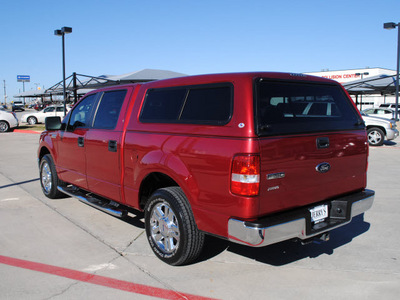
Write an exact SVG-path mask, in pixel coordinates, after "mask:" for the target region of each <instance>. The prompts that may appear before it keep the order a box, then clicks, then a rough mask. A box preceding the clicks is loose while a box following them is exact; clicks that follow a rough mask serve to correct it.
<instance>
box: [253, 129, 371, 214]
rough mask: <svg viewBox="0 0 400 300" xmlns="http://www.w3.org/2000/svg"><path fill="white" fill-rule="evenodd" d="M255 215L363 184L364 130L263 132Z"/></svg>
mask: <svg viewBox="0 0 400 300" xmlns="http://www.w3.org/2000/svg"><path fill="white" fill-rule="evenodd" d="M259 144H260V154H261V181H260V212H259V213H260V214H259V215H260V216H261V215H265V214H269V213H274V212H278V211H283V210H288V209H292V208H296V207H300V206H305V205H309V204H312V203H317V202H319V201H323V200H326V199H330V198H334V197H336V196H338V195H343V194H346V193H351V192H353V191H356V190H360V189H363V188H365V186H366V168H367V156H368V145H367V143H366V138H365V131H363V130H355V131H344V132H335V133H321V134H307V135H296V136H291V137H280V138H274V137H265V138H260V139H259Z"/></svg>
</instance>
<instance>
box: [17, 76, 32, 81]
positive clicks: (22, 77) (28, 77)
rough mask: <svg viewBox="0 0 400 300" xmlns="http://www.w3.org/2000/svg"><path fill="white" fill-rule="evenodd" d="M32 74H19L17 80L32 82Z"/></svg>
mask: <svg viewBox="0 0 400 300" xmlns="http://www.w3.org/2000/svg"><path fill="white" fill-rule="evenodd" d="M30 81H31V76H29V75H17V82H30Z"/></svg>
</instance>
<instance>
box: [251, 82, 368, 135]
mask: <svg viewBox="0 0 400 300" xmlns="http://www.w3.org/2000/svg"><path fill="white" fill-rule="evenodd" d="M255 91H256V93H255V111H256V123H257V132H258V134H259V135H280V134H293V133H303V132H304V133H306V132H316V131H318V132H320V131H334V130H348V129H349V130H350V129H355V128H357V127H358V126H362V125H361V124H362V120H361V119H360V117H359V116H358V114H357V112H356V110H355V109H354V107H353V105H352V104H351V102H350V101H351V100H350V99H348V97H347V96H346V95H345V93H344V92H343V90H342V89H341V88H340V87H339V86H337V85H329V84H319V83H304V82H281V81H270V80H262V79H259V80H257V81H256V83H255Z"/></svg>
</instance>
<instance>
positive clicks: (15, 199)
mask: <svg viewBox="0 0 400 300" xmlns="http://www.w3.org/2000/svg"><path fill="white" fill-rule="evenodd" d="M17 200H19V198H6V199H2V200H0V202H6V201H17Z"/></svg>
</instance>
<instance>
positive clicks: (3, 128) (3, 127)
mask: <svg viewBox="0 0 400 300" xmlns="http://www.w3.org/2000/svg"><path fill="white" fill-rule="evenodd" d="M8 129H10V128H9V126H8V124H7V123H6V122H4V121H0V132H7V131H8Z"/></svg>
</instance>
